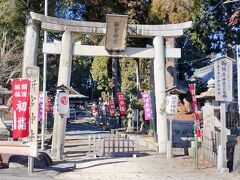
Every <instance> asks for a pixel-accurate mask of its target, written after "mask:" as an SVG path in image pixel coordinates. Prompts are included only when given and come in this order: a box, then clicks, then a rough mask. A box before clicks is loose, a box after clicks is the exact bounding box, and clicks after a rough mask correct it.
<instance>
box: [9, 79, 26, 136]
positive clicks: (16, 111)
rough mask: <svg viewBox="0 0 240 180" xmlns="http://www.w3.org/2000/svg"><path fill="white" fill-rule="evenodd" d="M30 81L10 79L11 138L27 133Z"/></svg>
mask: <svg viewBox="0 0 240 180" xmlns="http://www.w3.org/2000/svg"><path fill="white" fill-rule="evenodd" d="M29 105H30V81H29V80H28V79H14V80H12V111H13V138H23V137H27V136H28V134H29Z"/></svg>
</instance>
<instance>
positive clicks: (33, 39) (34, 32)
mask: <svg viewBox="0 0 240 180" xmlns="http://www.w3.org/2000/svg"><path fill="white" fill-rule="evenodd" d="M38 39H39V26H38V24H37V23H36V22H35V21H34V20H32V19H29V20H28V24H27V26H26V34H25V41H24V51H23V71H22V77H23V78H25V77H26V70H25V69H26V67H27V66H31V65H37V50H38Z"/></svg>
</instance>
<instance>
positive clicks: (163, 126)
mask: <svg viewBox="0 0 240 180" xmlns="http://www.w3.org/2000/svg"><path fill="white" fill-rule="evenodd" d="M153 45H154V49H155V59H154V84H155V100H156V119H157V138H158V145H159V153H166V152H167V140H168V126H167V114H166V111H165V99H166V73H165V69H166V65H165V53H164V38H163V37H162V36H156V37H155V38H154V40H153Z"/></svg>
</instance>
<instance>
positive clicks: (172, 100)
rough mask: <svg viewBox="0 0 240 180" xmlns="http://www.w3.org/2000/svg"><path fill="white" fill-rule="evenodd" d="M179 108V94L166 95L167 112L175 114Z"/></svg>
mask: <svg viewBox="0 0 240 180" xmlns="http://www.w3.org/2000/svg"><path fill="white" fill-rule="evenodd" d="M177 110H178V96H177V95H170V96H167V97H166V112H167V114H171V115H174V114H176V113H177Z"/></svg>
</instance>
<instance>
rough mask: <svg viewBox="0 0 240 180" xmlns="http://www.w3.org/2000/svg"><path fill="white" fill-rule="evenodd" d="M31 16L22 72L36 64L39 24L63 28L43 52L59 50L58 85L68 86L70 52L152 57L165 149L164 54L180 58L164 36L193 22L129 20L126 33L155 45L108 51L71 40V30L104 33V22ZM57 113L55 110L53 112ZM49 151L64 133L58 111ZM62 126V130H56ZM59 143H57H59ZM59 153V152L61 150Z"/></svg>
mask: <svg viewBox="0 0 240 180" xmlns="http://www.w3.org/2000/svg"><path fill="white" fill-rule="evenodd" d="M30 15H31V18H30V21H29V23H28V25H27V27H26V34H25V44H24V58H23V76H25V75H24V73H25V71H24V69H25V68H26V67H27V66H29V65H36V62H37V49H38V37H39V30H40V28H41V29H43V30H46V31H58V32H63V35H62V42H61V43H44V44H43V53H47V54H60V65H59V75H58V85H62V84H64V85H65V86H70V77H71V66H72V56H76V55H78V56H108V57H128V58H149V59H154V84H155V99H156V118H157V137H158V144H159V152H160V153H166V152H167V141H168V125H167V116H166V112H164V111H162V110H161V108H162V107H163V106H164V105H165V98H166V77H165V69H166V65H165V58H180V57H181V49H180V48H166V47H165V41H164V38H177V37H180V36H182V35H183V33H184V31H186V30H188V29H189V28H190V27H191V24H192V22H191V21H188V22H184V23H179V24H167V25H139V24H128V28H127V33H128V36H132V37H139V38H153V45H154V48H132V47H127V48H126V49H125V51H123V52H119V53H110V52H108V51H106V50H105V47H104V46H89V45H81V44H80V43H77V42H76V43H74V42H73V33H83V34H99V35H105V34H106V23H100V22H86V21H73V20H65V19H60V18H55V17H50V16H44V15H41V14H37V13H34V12H31V13H30ZM55 115H56V114H55ZM54 121H55V122H54V130H53V144H52V153H53V154H55V155H56V154H57V153H59V152H57V151H59V149H61V151H63V142H64V138H65V137H64V135H63V138H62V141H63V142H57V137H58V136H60V135H61V133H63V134H65V130H66V120H65V122H63V123H62V124H61V123H60V117H59V115H56V117H55V120H54ZM59 127H63V132H59V131H58V130H59V129H62V128H59ZM59 143H60V144H59ZM60 154H61V152H60Z"/></svg>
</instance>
